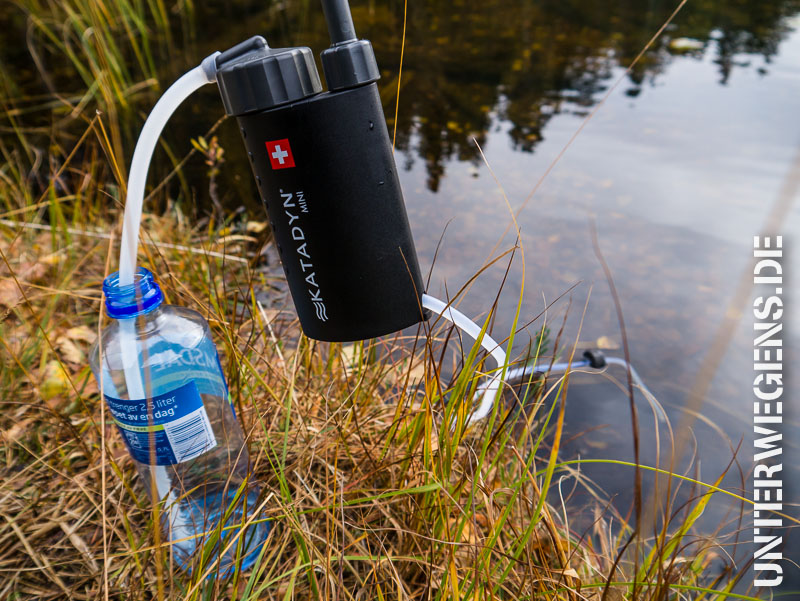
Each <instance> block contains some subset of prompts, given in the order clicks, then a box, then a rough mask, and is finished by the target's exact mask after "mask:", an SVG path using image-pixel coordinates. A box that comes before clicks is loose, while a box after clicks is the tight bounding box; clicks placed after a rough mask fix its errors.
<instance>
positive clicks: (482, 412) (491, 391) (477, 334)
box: [422, 294, 506, 426]
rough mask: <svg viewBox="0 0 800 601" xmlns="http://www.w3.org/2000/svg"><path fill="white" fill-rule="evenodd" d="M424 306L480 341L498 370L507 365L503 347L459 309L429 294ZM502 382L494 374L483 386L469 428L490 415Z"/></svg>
mask: <svg viewBox="0 0 800 601" xmlns="http://www.w3.org/2000/svg"><path fill="white" fill-rule="evenodd" d="M422 306H423V307H424V308H426V309H429V310H431V311H433V312H434V313H436V314H438V315H441V316H442V317H444V318H445V319H446V320H447V321H449V322H451V323H452V324H453V325H455V326H456V327H457V328H458V329H460V330H461V331H463V332H464V333H465V334H466V335H467V336H469V337H470V338H472V339H473V340H475V341H478V340H480V343H481V346H482V347H483V348H484V349H486V351H487V352H488V353H489V355H490V356H491V357H492V359H494V361H495V363H496V364H497V365H496V367H497V370H498V371H499V370H502V368H503V366H504V365H505V364H506V352H505V351H504V350H503V347H501V346H500V345H499V344H497V342H495V340H494V339H493V338H492V337H491V336H489V335H488V334H486V333H484V334H483V336H481V328H480V327H479V326H478V324H476V323H475V322H474V321H472V320H471V319H470V318H469V317H467V316H466V315H464V314H463V313H462V312H461V311H459V310H458V309H454V308H453V307H451V306H449V305H448V304H447V303H445V302H444V301H441V300H439V299H438V298H434V297H432V296H428V295H427V294H423V295H422ZM502 381H503V380H502V378H501V377H500V374H499V373H494V374H493V375H492V377H491V379H490V380H489V381H488V382H486V383H485V384H482V385H481V390H482V391H483V394H482V396H481V401H480V404H479V405H478V408H477V409H475V411H473V412H472V414H471V415H470V417H469V420H468V421H467V425H468V426H469V425H472V424H474V423H475V422H477V421H479V420H482V419H483V418H484V417H486V416H487V415H489V413H490V412H491V411H492V407H493V406H494V401H495V397H496V396H497V392H498V390H499V389H500V384H501V382H502Z"/></svg>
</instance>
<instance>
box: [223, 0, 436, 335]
mask: <svg viewBox="0 0 800 601" xmlns="http://www.w3.org/2000/svg"><path fill="white" fill-rule="evenodd" d="M323 4H324V7H325V9H326V17H328V22H329V25H330V26H331V35H332V38H333V39H334V45H333V46H332V47H331V48H330V49H328V50H326V51H325V52H324V53H323V56H322V61H323V68H324V70H325V75H326V79H327V81H328V86H329V88H330V91H328V92H322V86H321V84H320V81H319V76H318V74H317V71H316V67H315V65H314V60H313V55H312V54H311V51H310V49H308V48H280V49H272V48H269V47H268V46H267V43H266V41H265V40H264V39H263V38H260V37H256V38H252V39H251V40H248V41H247V42H244V43H242V44H240V45H238V46H236V47H234V48H232V49H230V50H228V51H227V52H225V53H223V54H221V55H219V56H218V57H217V60H216V63H217V82H218V84H219V87H220V92H221V94H222V98H223V102H224V104H225V109H226V112H227V113H228V114H229V115H234V116H236V118H237V121H238V123H239V126H240V129H241V133H242V137H243V139H244V143H245V145H246V147H247V151H248V156H249V157H250V161H251V163H252V168H253V172H254V174H255V177H256V182H257V185H258V190H259V193H260V195H261V199H262V201H263V203H264V206H265V207H266V210H267V213H268V215H269V221H270V225H271V227H272V231H273V233H274V236H275V240H276V242H277V247H278V251H279V254H280V257H281V261H282V263H283V268H284V272H285V273H286V279H287V281H288V283H289V289H290V291H291V294H292V299H293V301H294V304H295V307H296V308H297V313H298V316H299V318H300V323H301V325H302V327H303V331H304V332H305V333H306V335H307V336H309V337H310V338H314V339H317V340H327V341H352V340H363V339H367V338H373V337H376V336H381V335H384V334H389V333H391V332H396V331H398V330H400V329H402V328H404V327H407V326H411V325H413V324H416V323H418V322H420V321H421V320H423V319H424V318H425V317H424V312H423V310H422V308H421V302H420V299H421V296H422V293H423V292H424V289H423V281H422V277H421V274H420V270H419V265H418V262H417V254H416V249H415V247H414V242H413V239H412V237H411V230H410V228H409V224H408V217H407V215H406V210H405V205H404V203H403V196H402V191H401V189H400V183H399V181H398V177H397V170H396V166H395V163H394V158H393V155H392V148H391V143H390V140H389V134H388V131H387V128H386V122H385V119H384V115H383V109H382V107H381V103H380V97H379V95H378V89H377V85H376V84H375V81H376V80H377V78H378V76H379V75H378V69H377V65H376V64H375V58H374V54H372V48H371V45H370V44H369V42H367V41H366V40H356V39H355V38H354V32H353V30H352V21H350V22H349V26H348V23H347V21H346V20H345V21H344V22H343V21H342V14H344V15H345V16H346V17H348V18H349V9H348V7H347V3H346V2H344V0H342V1H336V2H324V3H323ZM332 21H333V23H332ZM342 23H343V25H342ZM334 31H335V32H336V35H334ZM347 37H351V38H352V39H342V38H347ZM337 40H339V41H338V42H337Z"/></svg>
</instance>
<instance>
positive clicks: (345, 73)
mask: <svg viewBox="0 0 800 601" xmlns="http://www.w3.org/2000/svg"><path fill="white" fill-rule="evenodd" d="M322 70H323V71H324V72H325V79H326V80H327V82H328V89H329V90H330V91H331V92H335V91H337V90H345V89H347V88H354V87H356V86H361V85H364V84H367V83H372V82H373V81H378V79H380V77H381V74H380V71H378V63H377V62H376V61H375V52H374V51H373V50H372V44H370V43H369V41H368V40H352V41H348V42H342V43H339V44H334V45H333V46H331V47H330V48H328V49H327V50H323V52H322Z"/></svg>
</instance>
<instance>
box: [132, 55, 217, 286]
mask: <svg viewBox="0 0 800 601" xmlns="http://www.w3.org/2000/svg"><path fill="white" fill-rule="evenodd" d="M205 65H206V61H203V64H202V65H198V66H197V67H195V68H194V69H192V70H191V71H189V72H188V73H184V74H183V75H182V76H181V77H180V78H179V79H178V80H177V81H176V82H175V83H173V84H172V85H171V86H170V87H169V88H168V89H167V91H166V92H164V94H163V95H162V96H161V98H159V99H158V102H156V105H155V106H154V107H153V110H152V111H151V112H150V114H149V115H148V116H147V120H146V121H145V122H144V127H142V133H141V134H139V140H138V141H137V142H136V148H135V150H134V151H133V160H132V161H131V170H130V174H129V175H128V193H127V195H126V197H125V217H124V220H123V223H122V247H121V248H120V251H119V283H120V285H121V286H127V285H130V284H133V274H134V273H135V271H136V253H137V250H138V248H139V225H140V224H141V221H142V205H143V204H144V187H145V183H146V182H147V172H148V171H149V169H150V161H151V160H152V158H153V152H154V151H155V149H156V144H157V143H158V138H159V136H161V131H162V130H163V129H164V126H165V125H166V124H167V121H169V118H170V117H171V116H172V113H174V112H175V109H177V108H178V106H180V104H181V103H182V102H183V101H184V100H186V98H188V97H189V96H190V95H191V94H192V93H193V92H195V91H196V90H198V89H200V88H201V87H203V86H204V85H206V84H209V83H213V82H214V78H213V77H212V76H210V74H209V70H208V68H207V67H206V66H205Z"/></svg>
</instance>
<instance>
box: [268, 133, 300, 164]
mask: <svg viewBox="0 0 800 601" xmlns="http://www.w3.org/2000/svg"><path fill="white" fill-rule="evenodd" d="M267 154H268V155H269V164H270V165H272V168H273V169H287V168H289V167H294V156H293V155H292V147H291V146H289V138H284V139H283V140H273V141H272V142H267Z"/></svg>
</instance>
